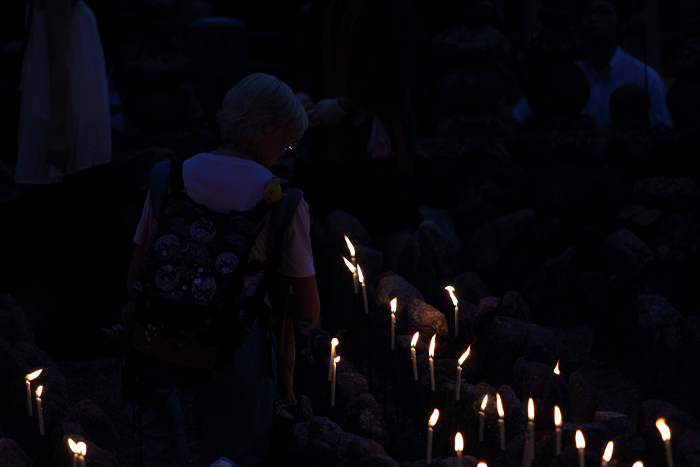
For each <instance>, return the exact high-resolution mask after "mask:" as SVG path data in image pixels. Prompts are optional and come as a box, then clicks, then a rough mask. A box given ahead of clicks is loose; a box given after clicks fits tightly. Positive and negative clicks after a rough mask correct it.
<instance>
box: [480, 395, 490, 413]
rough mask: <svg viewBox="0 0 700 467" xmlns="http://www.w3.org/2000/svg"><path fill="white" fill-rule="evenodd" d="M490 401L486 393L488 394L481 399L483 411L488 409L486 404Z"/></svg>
mask: <svg viewBox="0 0 700 467" xmlns="http://www.w3.org/2000/svg"><path fill="white" fill-rule="evenodd" d="M488 402H489V395H488V394H486V395H485V396H484V400H483V401H481V411H482V412H483V411H484V410H486V404H488Z"/></svg>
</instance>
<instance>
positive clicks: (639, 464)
mask: <svg viewBox="0 0 700 467" xmlns="http://www.w3.org/2000/svg"><path fill="white" fill-rule="evenodd" d="M632 467H644V462H642V461H637V462H635V463H634V465H633V466H632Z"/></svg>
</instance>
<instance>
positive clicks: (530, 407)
mask: <svg viewBox="0 0 700 467" xmlns="http://www.w3.org/2000/svg"><path fill="white" fill-rule="evenodd" d="M527 419H528V420H530V421H531V422H532V421H534V420H535V402H534V401H533V400H532V397H531V398H529V399H528V400H527Z"/></svg>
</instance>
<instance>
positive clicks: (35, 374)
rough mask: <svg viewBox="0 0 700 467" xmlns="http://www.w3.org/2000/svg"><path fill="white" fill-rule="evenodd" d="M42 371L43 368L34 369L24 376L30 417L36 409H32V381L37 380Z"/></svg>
mask: <svg viewBox="0 0 700 467" xmlns="http://www.w3.org/2000/svg"><path fill="white" fill-rule="evenodd" d="M42 371H44V370H43V368H42V369H39V370H36V371H33V372H31V373H29V374H28V375H26V376H25V377H24V386H25V388H26V390H27V413H28V414H29V416H30V417H31V416H32V415H34V411H33V410H32V381H33V380H35V379H36V378H37V377H38V376H39V375H40V374H41V372H42Z"/></svg>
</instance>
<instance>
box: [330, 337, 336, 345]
mask: <svg viewBox="0 0 700 467" xmlns="http://www.w3.org/2000/svg"><path fill="white" fill-rule="evenodd" d="M331 345H332V346H333V347H335V346H336V345H338V338H337V337H334V338H333V339H331Z"/></svg>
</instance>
